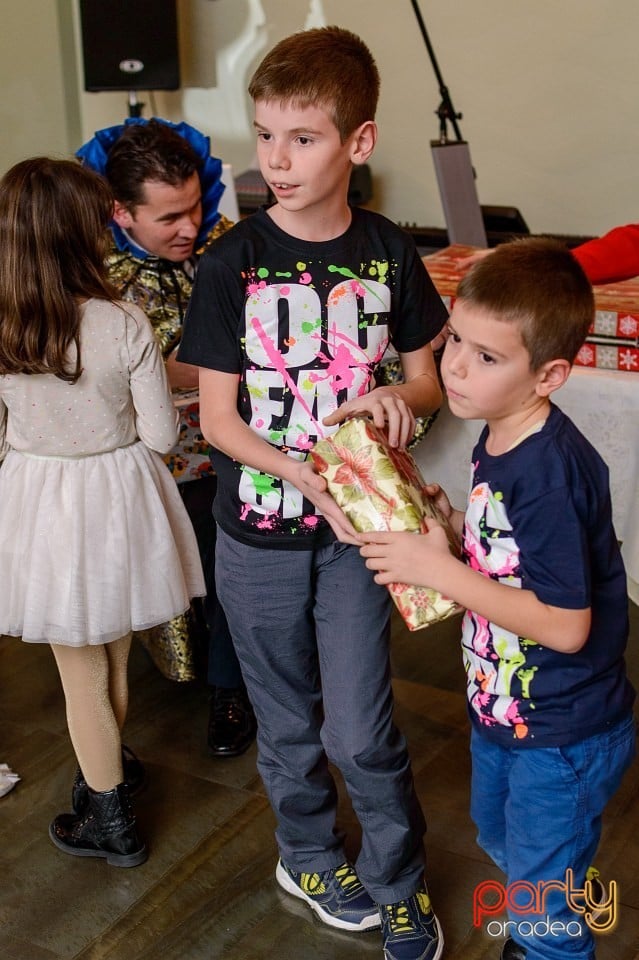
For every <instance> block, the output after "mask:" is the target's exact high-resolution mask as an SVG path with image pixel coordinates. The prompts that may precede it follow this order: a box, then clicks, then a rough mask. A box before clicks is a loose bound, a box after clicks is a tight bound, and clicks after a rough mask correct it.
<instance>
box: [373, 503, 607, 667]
mask: <svg viewBox="0 0 639 960" xmlns="http://www.w3.org/2000/svg"><path fill="white" fill-rule="evenodd" d="M359 536H360V540H364V541H365V544H364V546H363V547H361V549H360V552H361V554H362V556H363V557H364V558H365V559H366V566H367V567H369V569H371V570H376V571H378V572H377V574H376V576H375V580H376V582H377V583H381V584H389V583H411V584H415V585H416V586H424V587H431V588H433V589H435V590H439V592H440V593H442V594H443V595H444V596H446V597H449V598H450V599H451V600H455V601H456V602H457V603H459V604H460V605H461V606H463V607H466V608H467V609H469V610H472V611H473V612H474V613H476V614H478V615H479V616H481V617H484V618H485V619H486V620H491V621H492V622H493V623H498V624H499V625H500V626H501V627H503V628H504V629H505V630H509V631H511V632H512V633H515V634H517V635H518V636H520V637H527V638H528V639H530V640H534V641H535V642H536V643H539V644H540V645H541V646H543V647H548V648H550V649H551V650H557V651H559V652H561V653H577V652H578V651H579V650H580V649H581V648H582V647H583V645H584V643H585V642H586V640H587V639H588V634H589V631H590V608H589V607H587V608H585V609H583V610H567V609H564V608H561V607H553V606H550V604H547V603H542V602H541V601H540V600H538V599H537V597H536V596H535V594H534V593H533V591H532V590H520V589H517V588H516V587H510V586H508V585H507V584H504V583H498V582H497V581H496V580H491V579H490V578H489V577H485V576H484V575H483V574H481V573H479V572H478V571H477V570H472V569H471V568H470V567H468V566H466V564H465V563H463V562H462V561H461V560H458V559H457V558H456V557H454V556H453V555H452V554H451V553H450V550H449V548H448V541H447V539H446V534H445V532H444V530H443V528H442V527H441V526H440V525H439V524H437V523H435V522H433V521H428V533H426V534H423V535H419V534H415V533H397V532H393V533H365V534H360V535H359Z"/></svg>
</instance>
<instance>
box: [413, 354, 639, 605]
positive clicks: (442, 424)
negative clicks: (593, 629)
mask: <svg viewBox="0 0 639 960" xmlns="http://www.w3.org/2000/svg"><path fill="white" fill-rule="evenodd" d="M552 399H553V401H554V402H555V403H556V404H557V406H558V407H561V408H562V410H564V411H565V412H566V413H567V414H568V416H569V417H570V418H571V419H572V420H573V421H574V423H575V424H576V425H577V426H578V427H579V429H580V430H581V432H582V433H583V434H584V435H585V436H586V437H587V438H588V439H589V440H590V442H591V443H592V444H593V446H594V447H596V448H597V450H598V451H599V453H600V454H601V456H602V457H603V458H604V460H605V461H606V463H607V464H608V467H609V469H610V488H611V495H612V508H613V520H614V524H615V530H616V532H617V537H618V539H619V540H621V541H622V542H623V545H622V554H623V558H624V561H625V564H626V571H627V574H628V593H629V595H630V597H631V598H632V600H633V601H634V602H635V603H638V604H639V373H624V372H623V371H619V370H601V369H590V368H588V369H587V368H584V367H575V368H574V369H573V371H572V373H571V374H570V377H569V378H568V381H567V382H566V384H565V385H564V386H563V387H562V388H561V389H560V390H558V391H557V392H556V393H553V395H552ZM481 427H482V423H481V422H479V421H477V420H459V419H458V418H457V417H454V416H453V415H452V414H451V413H450V411H449V409H448V407H447V406H446V404H444V407H443V408H442V410H441V411H440V413H439V416H438V418H437V420H436V421H435V423H434V424H433V426H432V428H431V430H430V432H429V433H428V434H427V435H426V437H425V438H424V440H422V442H421V443H420V444H419V446H418V447H417V449H416V450H415V459H416V461H417V463H418V465H419V467H420V469H421V471H422V474H423V476H424V479H425V480H427V481H429V482H436V483H439V484H441V486H442V487H443V488H444V489H445V490H446V493H447V494H448V496H449V498H450V500H451V502H452V503H453V504H454V505H455V506H456V507H458V508H459V509H463V508H464V506H465V503H466V498H467V495H468V486H469V482H470V455H471V452H472V449H473V445H474V443H475V440H476V439H477V436H478V435H479V431H480V430H481Z"/></svg>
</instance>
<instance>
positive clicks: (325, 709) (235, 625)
mask: <svg viewBox="0 0 639 960" xmlns="http://www.w3.org/2000/svg"><path fill="white" fill-rule="evenodd" d="M216 568H217V571H218V572H217V590H218V596H219V598H220V600H221V602H222V605H223V607H224V609H225V612H226V615H227V618H228V622H229V626H230V628H231V634H232V636H233V641H234V643H235V647H236V650H237V654H238V657H239V660H240V664H241V666H242V673H243V675H244V681H245V683H246V687H247V690H248V694H249V698H250V700H251V702H252V704H253V708H254V710H255V714H256V717H257V722H258V733H257V747H258V761H257V762H258V769H259V772H260V775H261V777H262V780H263V781H264V786H265V788H266V791H267V794H268V797H269V800H270V802H271V805H272V807H273V810H274V811H275V814H276V816H277V831H276V839H277V844H278V848H279V852H280V856H281V857H282V860H284V861H285V863H286V864H287V865H288V866H289V867H291V869H293V870H295V871H298V872H300V871H304V872H320V871H323V870H328V869H332V868H334V867H337V866H339V865H340V864H341V863H343V861H344V860H345V859H346V857H345V854H344V849H343V843H342V841H343V837H342V835H341V834H340V833H339V832H338V830H337V828H336V824H335V816H336V808H337V789H336V786H335V782H334V780H333V777H332V775H331V773H330V770H329V760H330V761H331V762H332V763H334V764H335V766H336V767H337V768H338V769H339V770H340V771H341V773H342V775H343V777H344V781H345V783H346V787H347V789H348V792H349V795H350V798H351V801H352V804H353V809H354V811H355V813H356V815H357V818H358V820H359V822H360V824H361V828H362V847H361V853H360V855H359V857H358V859H357V863H356V866H357V871H358V873H359V875H360V877H361V880H362V882H363V883H364V884H365V886H366V888H367V889H368V892H369V893H370V895H371V896H372V897H373V899H374V900H376V901H377V902H378V903H392V902H395V901H396V900H400V899H402V898H404V897H407V896H410V895H412V894H413V893H414V892H415V890H416V889H417V887H418V885H419V882H420V879H421V876H422V874H423V869H424V852H423V844H422V838H423V834H424V830H425V823H424V818H423V814H422V811H421V808H420V806H419V803H418V801H417V798H416V795H415V789H414V785H413V777H412V773H411V769H410V761H409V758H408V753H407V749H406V742H405V740H404V738H403V736H402V735H401V734H400V732H399V731H398V729H397V728H396V727H395V725H394V723H393V718H392V714H393V696H392V691H391V678H390V663H389V633H390V628H389V619H390V609H391V600H390V596H389V593H388V591H387V590H386V588H385V587H380V586H379V585H378V584H376V583H375V582H374V581H373V576H372V573H371V571H369V570H367V568H366V566H365V564H364V561H363V560H362V558H361V556H360V554H359V550H358V549H357V548H356V547H353V546H348V545H345V544H341V543H337V542H335V543H332V544H329V545H328V546H325V547H320V548H317V549H315V550H269V549H262V548H258V547H252V546H247V545H245V544H242V543H239V542H238V541H236V540H234V539H232V538H231V537H229V536H228V535H227V534H225V533H224V531H223V530H221V529H219V528H218V539H217V560H216Z"/></svg>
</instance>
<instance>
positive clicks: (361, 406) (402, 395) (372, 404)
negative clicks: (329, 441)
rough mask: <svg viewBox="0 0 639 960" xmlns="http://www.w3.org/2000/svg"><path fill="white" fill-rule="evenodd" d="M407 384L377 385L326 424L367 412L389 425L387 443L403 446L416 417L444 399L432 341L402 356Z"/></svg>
mask: <svg viewBox="0 0 639 960" xmlns="http://www.w3.org/2000/svg"><path fill="white" fill-rule="evenodd" d="M399 358H400V361H401V364H402V371H403V374H404V378H405V383H398V384H394V385H392V386H384V387H376V388H375V389H374V390H371V391H370V393H366V394H364V395H363V396H361V397H355V399H353V400H348V401H347V402H346V403H343V404H342V405H341V407H338V408H337V410H335V411H334V412H333V413H331V414H330V415H329V416H328V417H325V418H324V421H323V422H324V423H325V424H326V426H331V425H332V424H335V423H342V422H343V421H344V420H347V419H348V418H349V417H356V416H361V415H362V414H367V415H368V416H370V417H371V418H372V420H373V423H374V424H375V425H376V426H378V427H383V426H385V425H387V426H388V442H389V443H390V445H391V446H392V447H401V448H404V447H405V446H406V444H407V443H408V442H409V440H410V439H411V438H412V436H413V434H414V432H415V417H421V416H424V415H425V414H427V413H432V411H433V410H436V409H437V408H438V407H439V406H440V405H441V402H442V391H441V387H440V385H439V380H438V378H437V370H436V368H435V360H434V358H433V351H432V350H431V347H430V344H426V345H425V346H423V347H421V348H420V349H419V350H413V351H411V353H401V354H400V355H399Z"/></svg>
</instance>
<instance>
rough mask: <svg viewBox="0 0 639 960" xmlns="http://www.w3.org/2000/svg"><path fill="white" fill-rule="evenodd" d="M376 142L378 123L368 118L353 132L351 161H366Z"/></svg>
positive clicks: (360, 162)
mask: <svg viewBox="0 0 639 960" xmlns="http://www.w3.org/2000/svg"><path fill="white" fill-rule="evenodd" d="M376 143H377V124H376V123H375V121H374V120H367V121H366V122H365V123H363V124H362V125H361V127H358V128H357V130H356V131H355V133H354V134H353V143H352V149H351V161H352V162H353V163H357V164H362V163H366V162H367V160H368V159H369V157H370V155H371V153H372V152H373V150H374V149H375V144H376Z"/></svg>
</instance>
